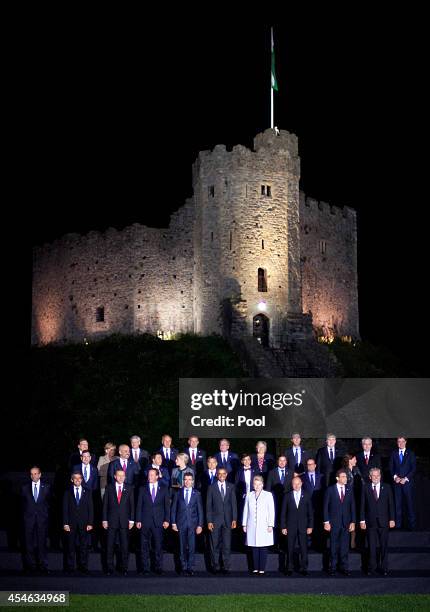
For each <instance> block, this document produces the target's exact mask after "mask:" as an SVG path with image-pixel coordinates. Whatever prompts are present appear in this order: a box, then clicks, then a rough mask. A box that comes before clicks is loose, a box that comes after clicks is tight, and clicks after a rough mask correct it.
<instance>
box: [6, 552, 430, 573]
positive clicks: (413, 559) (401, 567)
mask: <svg viewBox="0 0 430 612" xmlns="http://www.w3.org/2000/svg"><path fill="white" fill-rule="evenodd" d="M231 558H232V561H231V569H232V571H239V572H246V571H248V562H247V555H246V553H245V552H244V553H233V554H232V556H231ZM361 565H362V560H361V555H360V554H359V553H356V552H351V553H350V554H349V569H350V570H351V571H356V570H360V569H361ZM88 566H89V569H90V570H92V571H98V570H101V569H102V564H101V555H100V554H99V553H90V554H89V563H88ZM163 566H164V569H165V570H166V571H174V570H175V558H174V555H173V554H172V553H165V554H164V561H163ZM389 567H390V569H392V570H396V571H411V570H414V571H430V550H428V549H427V548H425V549H423V550H421V551H418V552H417V551H415V552H391V553H389ZM0 568H2V569H3V570H8V571H19V570H21V569H22V558H21V555H20V553H16V552H12V553H10V552H0ZM49 568H50V569H51V570H61V569H62V568H63V554H62V553H49ZM205 569H206V565H205V555H203V554H201V553H197V554H196V570H197V571H205ZM277 569H278V555H277V554H276V553H273V554H269V555H268V561H267V570H269V571H276V570H277ZM322 569H323V555H322V554H321V553H314V552H310V553H309V571H321V570H322ZM129 570H130V571H135V570H136V556H135V555H134V554H133V553H131V554H130V559H129Z"/></svg>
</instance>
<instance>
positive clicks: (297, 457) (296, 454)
mask: <svg viewBox="0 0 430 612" xmlns="http://www.w3.org/2000/svg"><path fill="white" fill-rule="evenodd" d="M294 456H295V457H296V465H297V464H298V462H299V451H298V450H297V448H296V452H295V453H294Z"/></svg>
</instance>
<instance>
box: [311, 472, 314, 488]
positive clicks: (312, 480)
mask: <svg viewBox="0 0 430 612" xmlns="http://www.w3.org/2000/svg"><path fill="white" fill-rule="evenodd" d="M311 483H312V488H314V487H315V476H314V474H313V472H312V473H311Z"/></svg>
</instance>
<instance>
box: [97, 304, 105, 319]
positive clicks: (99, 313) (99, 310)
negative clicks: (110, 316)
mask: <svg viewBox="0 0 430 612" xmlns="http://www.w3.org/2000/svg"><path fill="white" fill-rule="evenodd" d="M104 320H105V309H104V306H99V307H98V308H96V323H103V321H104Z"/></svg>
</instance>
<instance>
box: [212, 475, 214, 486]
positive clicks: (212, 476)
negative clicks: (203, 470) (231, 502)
mask: <svg viewBox="0 0 430 612" xmlns="http://www.w3.org/2000/svg"><path fill="white" fill-rule="evenodd" d="M213 481H214V475H213V474H211V484H212V483H213Z"/></svg>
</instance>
